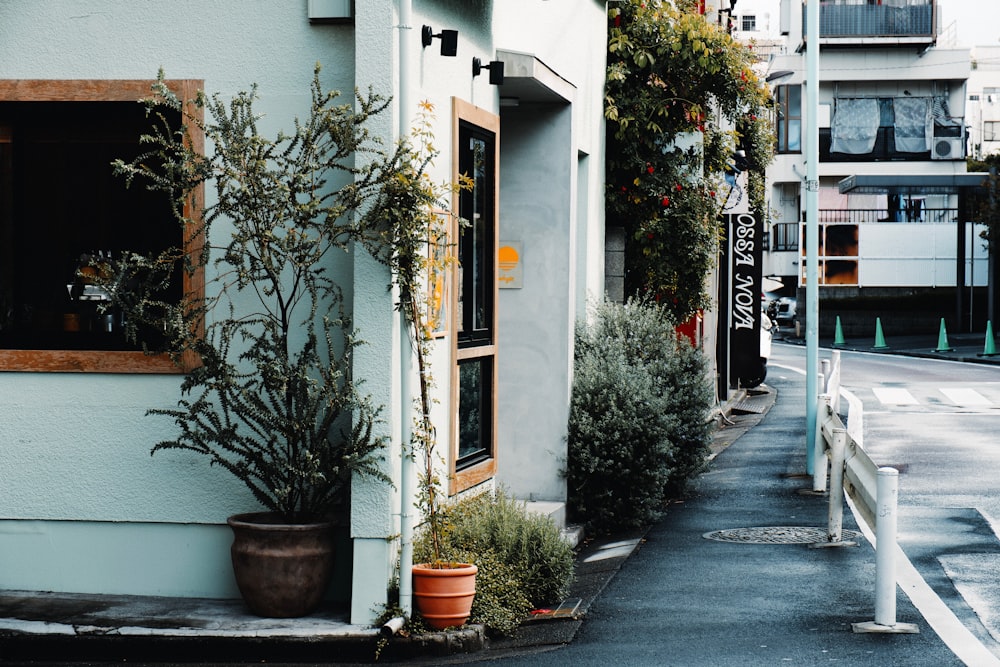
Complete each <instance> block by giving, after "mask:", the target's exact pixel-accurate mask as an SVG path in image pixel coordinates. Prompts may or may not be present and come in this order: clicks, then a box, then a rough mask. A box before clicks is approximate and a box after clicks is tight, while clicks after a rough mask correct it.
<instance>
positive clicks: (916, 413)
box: [772, 344, 1000, 646]
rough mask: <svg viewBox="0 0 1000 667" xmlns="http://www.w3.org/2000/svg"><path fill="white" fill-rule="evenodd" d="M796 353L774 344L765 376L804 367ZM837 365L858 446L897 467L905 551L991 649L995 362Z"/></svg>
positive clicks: (874, 360) (994, 622)
mask: <svg viewBox="0 0 1000 667" xmlns="http://www.w3.org/2000/svg"><path fill="white" fill-rule="evenodd" d="M804 354H805V351H804V349H803V348H802V347H800V346H789V345H782V344H776V345H775V346H774V356H773V357H772V363H773V364H775V367H774V368H772V373H775V372H777V373H780V372H782V371H783V370H784V369H782V365H786V366H788V367H789V368H803V367H804V365H805V356H804ZM820 357H821V358H828V357H829V351H828V350H821V351H820ZM841 369H842V378H841V385H842V387H843V388H844V389H846V390H847V391H848V392H850V394H851V395H852V397H853V398H854V399H855V405H856V406H860V407H861V409H862V410H863V413H864V417H863V424H864V428H863V431H862V433H863V442H864V448H865V450H866V451H867V452H868V453H869V455H870V456H871V457H872V459H873V461H874V462H875V464H876V465H878V466H890V467H894V468H896V469H897V470H899V473H900V476H899V513H898V517H899V518H898V530H899V536H898V539H899V544H900V546H901V547H902V549H903V552H904V553H905V554H906V556H907V558H908V559H909V560H910V561H911V562H912V564H913V565H914V567H915V568H916V569H917V571H918V572H919V574H920V576H921V577H922V578H923V579H924V581H925V582H926V583H927V584H928V585H930V587H931V589H932V590H933V591H934V592H935V593H936V594H937V595H938V596H939V597H940V599H941V600H942V601H944V602H945V604H946V605H947V606H948V608H949V609H951V611H952V612H953V613H954V614H955V616H956V617H957V618H958V619H959V620H960V621H961V623H962V624H963V625H964V626H965V627H966V628H967V629H968V630H969V631H970V632H972V634H973V635H975V636H976V637H977V638H979V639H980V641H982V642H983V643H984V644H985V645H988V646H996V642H997V641H1000V585H998V582H1000V541H998V538H997V527H998V524H997V521H998V520H1000V493H998V490H1000V439H998V437H997V436H998V434H1000V367H997V366H995V365H980V364H971V363H961V362H956V361H946V360H937V359H923V358H913V357H905V356H896V355H881V354H873V353H865V352H847V351H843V352H841ZM855 409H856V408H855ZM843 410H844V407H843V406H842V411H843Z"/></svg>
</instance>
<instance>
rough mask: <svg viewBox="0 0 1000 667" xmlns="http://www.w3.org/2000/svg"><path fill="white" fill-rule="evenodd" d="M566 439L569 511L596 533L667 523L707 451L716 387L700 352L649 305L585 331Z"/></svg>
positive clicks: (601, 313) (600, 316)
mask: <svg viewBox="0 0 1000 667" xmlns="http://www.w3.org/2000/svg"><path fill="white" fill-rule="evenodd" d="M575 355H576V357H575V368H574V380H573V390H572V397H571V404H570V416H569V424H568V433H567V444H568V457H567V465H566V470H565V474H566V477H567V483H568V491H569V503H568V505H569V510H570V512H571V514H572V515H573V516H574V517H575V518H576V519H577V520H579V521H582V522H586V523H587V524H588V526H589V527H590V528H591V529H593V530H595V531H596V532H613V531H615V530H622V529H631V528H638V527H641V526H644V525H647V524H649V523H651V522H653V521H655V520H656V519H658V518H659V517H660V516H661V514H662V512H663V510H664V509H665V507H666V504H667V501H668V499H669V498H670V497H671V494H673V493H678V492H680V491H681V490H683V488H684V486H685V484H686V482H687V480H688V479H690V478H691V477H692V476H693V475H695V474H697V473H698V472H700V470H701V469H702V466H703V464H704V460H705V457H706V455H707V453H708V442H709V435H710V430H709V422H708V419H707V417H708V412H709V410H710V409H711V405H712V392H711V385H710V383H709V381H708V377H707V375H706V371H705V362H704V359H703V356H702V355H701V354H700V352H699V351H697V350H694V349H692V348H691V347H690V345H688V343H687V342H686V341H684V340H681V339H679V337H678V336H677V335H676V333H675V332H674V329H673V324H672V321H671V320H670V318H669V316H668V314H667V313H666V311H665V310H664V309H663V308H661V307H660V306H658V305H656V304H655V303H653V302H651V301H649V300H648V299H646V300H643V299H639V300H632V301H630V302H628V303H626V304H624V305H620V304H614V303H604V304H601V305H599V306H598V307H597V308H596V311H595V317H594V321H593V323H592V324H591V325H586V324H583V323H581V324H579V325H578V327H577V331H576V352H575Z"/></svg>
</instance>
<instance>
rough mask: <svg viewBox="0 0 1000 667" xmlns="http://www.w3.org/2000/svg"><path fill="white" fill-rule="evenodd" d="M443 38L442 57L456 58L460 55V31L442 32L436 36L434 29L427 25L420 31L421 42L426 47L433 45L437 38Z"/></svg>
mask: <svg viewBox="0 0 1000 667" xmlns="http://www.w3.org/2000/svg"><path fill="white" fill-rule="evenodd" d="M435 37H439V38H441V55H442V56H454V55H455V54H457V53H458V31H457V30H442V31H441V32H439V33H438V34H436V35H435V34H434V28H432V27H430V26H429V25H425V26H423V27H422V28H421V29H420V41H421V43H423V45H424V47H428V46H430V45H431V41H432V40H433V39H434V38H435Z"/></svg>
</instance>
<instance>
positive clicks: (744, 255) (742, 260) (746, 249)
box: [726, 213, 766, 387]
mask: <svg viewBox="0 0 1000 667" xmlns="http://www.w3.org/2000/svg"><path fill="white" fill-rule="evenodd" d="M726 219H727V228H728V234H727V235H726V236H727V239H728V240H727V246H728V247H727V250H728V253H727V254H728V260H729V272H728V273H729V278H730V280H729V294H728V296H729V304H728V305H729V309H728V310H729V313H728V314H729V361H730V366H729V369H730V380H731V381H732V382H733V383H734V384H736V386H743V387H752V386H756V385H757V384H759V383H760V382H761V381H762V380H763V377H764V373H765V372H766V368H765V367H764V365H763V364H762V363H761V356H760V333H761V332H760V328H761V281H762V278H763V270H762V266H761V264H762V262H763V241H764V225H763V223H762V222H761V221H760V220H757V218H756V216H754V215H753V214H752V213H736V214H731V215H727V216H726Z"/></svg>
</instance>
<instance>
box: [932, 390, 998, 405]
mask: <svg viewBox="0 0 1000 667" xmlns="http://www.w3.org/2000/svg"><path fill="white" fill-rule="evenodd" d="M941 393H942V394H944V395H945V396H947V397H948V400H950V401H951V402H952V403H954V404H955V405H966V406H968V405H992V404H991V403H990V399H988V398H986V397H985V396H983V395H982V394H980V393H979V392H978V391H976V390H975V389H968V388H965V387H947V388H945V387H942V388H941Z"/></svg>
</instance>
